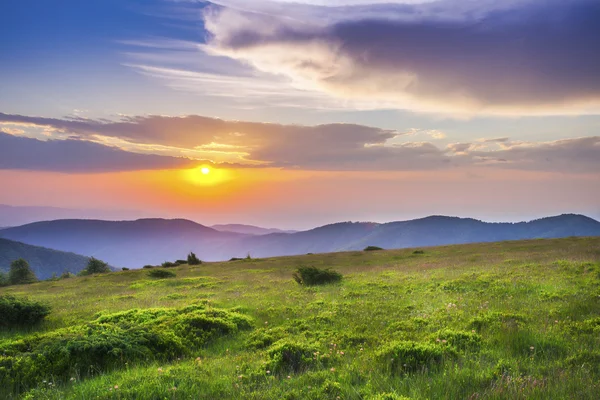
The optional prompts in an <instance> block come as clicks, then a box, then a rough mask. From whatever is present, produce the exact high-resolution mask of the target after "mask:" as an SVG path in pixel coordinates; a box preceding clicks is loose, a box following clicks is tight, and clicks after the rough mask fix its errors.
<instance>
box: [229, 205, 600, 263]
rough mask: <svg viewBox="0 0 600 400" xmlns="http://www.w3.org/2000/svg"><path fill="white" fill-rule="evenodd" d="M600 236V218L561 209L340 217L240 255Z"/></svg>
mask: <svg viewBox="0 0 600 400" xmlns="http://www.w3.org/2000/svg"><path fill="white" fill-rule="evenodd" d="M568 236H600V222H598V221H596V220H593V219H591V218H588V217H585V216H583V215H574V214H568V215H561V216H557V217H549V218H543V219H538V220H534V221H531V222H519V223H488V222H482V221H478V220H475V219H471V218H456V217H444V216H431V217H427V218H422V219H416V220H411V221H402V222H390V223H386V224H374V223H350V222H347V223H340V224H333V225H327V226H324V227H320V228H316V229H312V230H310V231H305V232H298V233H295V234H273V235H266V236H260V237H250V238H243V239H242V240H240V241H239V243H238V249H237V251H236V257H240V256H243V255H244V254H247V253H248V252H249V253H250V254H251V255H252V256H254V257H268V256H283V255H295V254H305V253H321V252H334V251H349V250H362V249H364V248H365V247H367V246H379V247H383V248H386V249H399V248H406V247H424V246H441V245H448V244H461V243H476V242H495V241H503V240H519V239H539V238H560V237H568Z"/></svg>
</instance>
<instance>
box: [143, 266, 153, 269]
mask: <svg viewBox="0 0 600 400" xmlns="http://www.w3.org/2000/svg"><path fill="white" fill-rule="evenodd" d="M152 268H155V267H154V265H144V267H143V269H152Z"/></svg>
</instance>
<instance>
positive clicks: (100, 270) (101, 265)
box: [79, 257, 111, 276]
mask: <svg viewBox="0 0 600 400" xmlns="http://www.w3.org/2000/svg"><path fill="white" fill-rule="evenodd" d="M109 272H111V270H110V267H109V266H108V264H107V263H105V262H104V261H102V260H98V259H97V258H94V257H92V258H90V261H88V264H87V267H85V269H84V270H82V271H81V272H79V275H82V276H85V275H93V274H106V273H109Z"/></svg>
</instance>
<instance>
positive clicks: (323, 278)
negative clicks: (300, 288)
mask: <svg viewBox="0 0 600 400" xmlns="http://www.w3.org/2000/svg"><path fill="white" fill-rule="evenodd" d="M293 277H294V280H295V281H296V282H298V283H299V284H300V285H306V286H311V285H324V284H327V283H334V282H339V281H340V280H342V274H340V273H339V272H336V271H332V270H330V269H319V268H316V267H300V268H298V270H297V271H296V272H295V273H294V275H293Z"/></svg>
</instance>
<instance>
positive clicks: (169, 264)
mask: <svg viewBox="0 0 600 400" xmlns="http://www.w3.org/2000/svg"><path fill="white" fill-rule="evenodd" d="M161 267H163V268H173V267H177V264H175V263H172V262H170V261H165V262H164V263H162V264H161Z"/></svg>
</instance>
